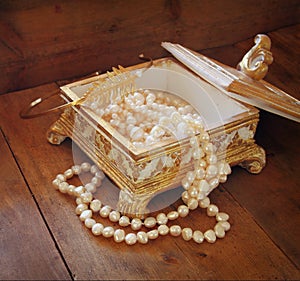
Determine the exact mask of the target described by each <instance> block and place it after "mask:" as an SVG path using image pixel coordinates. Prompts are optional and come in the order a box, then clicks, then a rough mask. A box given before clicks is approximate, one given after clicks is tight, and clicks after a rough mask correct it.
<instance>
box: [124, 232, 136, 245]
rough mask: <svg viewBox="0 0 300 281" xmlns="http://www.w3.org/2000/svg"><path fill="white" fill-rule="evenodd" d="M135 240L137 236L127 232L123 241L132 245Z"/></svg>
mask: <svg viewBox="0 0 300 281" xmlns="http://www.w3.org/2000/svg"><path fill="white" fill-rule="evenodd" d="M136 241H137V237H136V235H135V234H134V233H128V234H127V235H126V236H125V242H126V244H127V245H134V244H135V243H136Z"/></svg>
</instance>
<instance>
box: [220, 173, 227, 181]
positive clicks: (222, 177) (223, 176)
mask: <svg viewBox="0 0 300 281" xmlns="http://www.w3.org/2000/svg"><path fill="white" fill-rule="evenodd" d="M226 181H227V176H226V175H220V176H219V182H220V183H224V182H226Z"/></svg>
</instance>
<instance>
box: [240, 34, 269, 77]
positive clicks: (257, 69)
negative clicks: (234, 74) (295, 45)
mask: <svg viewBox="0 0 300 281" xmlns="http://www.w3.org/2000/svg"><path fill="white" fill-rule="evenodd" d="M254 43H255V45H254V46H253V47H252V48H251V49H250V50H249V51H248V52H247V53H246V55H245V56H244V57H243V59H242V61H241V62H240V63H239V64H238V66H237V69H238V70H240V71H242V72H244V73H245V74H246V75H247V76H249V77H251V78H253V79H255V80H261V79H263V78H264V77H265V76H266V74H267V72H268V66H269V65H270V64H271V63H272V62H273V56H272V53H271V51H270V49H271V39H270V38H269V37H268V36H267V35H264V34H258V35H256V37H255V39H254Z"/></svg>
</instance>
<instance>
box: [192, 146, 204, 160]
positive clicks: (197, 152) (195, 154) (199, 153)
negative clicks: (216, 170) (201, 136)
mask: <svg viewBox="0 0 300 281" xmlns="http://www.w3.org/2000/svg"><path fill="white" fill-rule="evenodd" d="M203 156H204V152H203V150H202V149H201V148H197V149H195V151H194V152H193V158H194V159H195V160H198V159H200V158H202V157H203Z"/></svg>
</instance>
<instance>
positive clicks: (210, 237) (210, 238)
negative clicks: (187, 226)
mask: <svg viewBox="0 0 300 281" xmlns="http://www.w3.org/2000/svg"><path fill="white" fill-rule="evenodd" d="M204 238H205V240H206V241H207V242H208V243H215V242H216V240H217V237H216V234H215V232H214V231H213V230H212V229H209V230H207V231H205V232H204Z"/></svg>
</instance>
